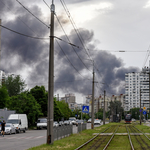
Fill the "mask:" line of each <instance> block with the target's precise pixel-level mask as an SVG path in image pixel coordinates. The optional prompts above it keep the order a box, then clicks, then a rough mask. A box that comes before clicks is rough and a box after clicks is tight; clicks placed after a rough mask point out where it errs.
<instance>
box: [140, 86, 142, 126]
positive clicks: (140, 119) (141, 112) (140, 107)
mask: <svg viewBox="0 0 150 150" xmlns="http://www.w3.org/2000/svg"><path fill="white" fill-rule="evenodd" d="M141 115H142V110H141V89H140V125H141Z"/></svg>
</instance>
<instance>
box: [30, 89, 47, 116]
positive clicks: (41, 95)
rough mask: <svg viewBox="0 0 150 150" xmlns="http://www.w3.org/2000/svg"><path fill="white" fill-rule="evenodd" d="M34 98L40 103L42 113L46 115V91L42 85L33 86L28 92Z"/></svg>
mask: <svg viewBox="0 0 150 150" xmlns="http://www.w3.org/2000/svg"><path fill="white" fill-rule="evenodd" d="M29 93H30V94H32V96H33V97H34V98H35V99H36V101H37V102H38V103H39V104H40V106H41V109H42V113H43V115H44V116H45V117H46V116H47V101H48V93H47V92H46V90H45V87H44V86H41V87H40V86H35V87H34V88H32V89H31V90H30V92H29Z"/></svg>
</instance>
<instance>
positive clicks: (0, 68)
mask: <svg viewBox="0 0 150 150" xmlns="http://www.w3.org/2000/svg"><path fill="white" fill-rule="evenodd" d="M0 25H1V19H0ZM0 69H1V26H0Z"/></svg>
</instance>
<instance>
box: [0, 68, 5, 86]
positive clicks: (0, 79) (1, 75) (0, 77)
mask: <svg viewBox="0 0 150 150" xmlns="http://www.w3.org/2000/svg"><path fill="white" fill-rule="evenodd" d="M4 81H5V72H4V71H2V70H0V86H1V85H2V84H3V82H4Z"/></svg>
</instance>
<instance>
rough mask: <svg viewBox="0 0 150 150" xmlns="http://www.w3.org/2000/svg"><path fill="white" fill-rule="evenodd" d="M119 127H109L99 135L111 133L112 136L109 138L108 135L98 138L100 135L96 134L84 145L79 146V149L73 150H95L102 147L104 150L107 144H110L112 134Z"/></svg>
mask: <svg viewBox="0 0 150 150" xmlns="http://www.w3.org/2000/svg"><path fill="white" fill-rule="evenodd" d="M118 127H119V126H117V127H116V125H114V126H111V127H109V128H107V129H105V130H104V131H103V132H101V133H106V134H107V133H112V136H111V138H110V135H108V134H107V135H102V136H100V134H101V133H99V134H97V135H96V136H95V137H94V138H92V139H91V140H89V141H88V142H86V143H84V144H83V145H81V146H80V147H78V148H77V149H75V150H97V149H98V148H100V147H104V149H106V148H107V147H108V145H109V143H110V142H111V140H112V139H113V137H114V134H115V133H116V131H117V129H118ZM104 143H106V144H104Z"/></svg>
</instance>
